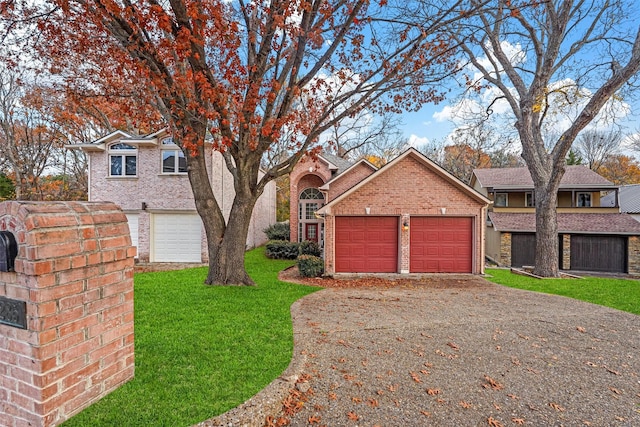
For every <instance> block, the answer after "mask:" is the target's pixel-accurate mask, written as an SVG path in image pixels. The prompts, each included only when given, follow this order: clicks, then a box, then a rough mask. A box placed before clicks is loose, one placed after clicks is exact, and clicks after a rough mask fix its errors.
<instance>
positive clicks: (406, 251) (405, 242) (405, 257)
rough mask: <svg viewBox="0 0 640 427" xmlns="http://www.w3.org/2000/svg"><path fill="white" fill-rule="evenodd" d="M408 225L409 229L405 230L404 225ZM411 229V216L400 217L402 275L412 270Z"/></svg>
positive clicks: (403, 215)
mask: <svg viewBox="0 0 640 427" xmlns="http://www.w3.org/2000/svg"><path fill="white" fill-rule="evenodd" d="M405 222H406V223H407V224H408V225H409V227H408V228H407V229H406V230H405V229H404V226H403V224H404V223H405ZM410 229H411V217H410V215H409V214H402V215H400V273H401V274H408V273H409V271H411V270H410V268H411V266H410V265H409V264H410V257H411V241H410V238H409V233H410Z"/></svg>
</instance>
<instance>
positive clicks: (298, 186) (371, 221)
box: [290, 149, 489, 275]
mask: <svg viewBox="0 0 640 427" xmlns="http://www.w3.org/2000/svg"><path fill="white" fill-rule="evenodd" d="M290 185H291V188H290V190H291V198H292V203H291V218H290V226H291V238H292V240H294V241H303V240H313V241H317V242H318V243H320V244H321V246H323V247H324V259H325V274H327V275H333V274H335V273H402V274H405V273H475V274H482V273H483V272H484V221H485V218H486V211H487V205H488V203H489V200H488V199H487V198H486V197H485V196H483V195H481V194H480V193H478V192H476V191H474V190H473V189H472V188H471V187H469V186H467V185H466V184H464V183H462V182H461V181H460V180H458V179H457V178H455V177H454V176H453V175H451V174H449V173H448V172H446V171H445V170H444V169H442V168H441V167H440V166H438V165H437V164H435V163H434V162H432V161H431V160H429V159H428V158H426V157H425V156H424V155H422V154H421V153H419V152H418V151H416V150H414V149H409V150H407V151H405V152H404V153H402V154H401V155H400V156H398V157H397V158H395V159H394V160H392V161H391V162H389V163H388V164H386V165H385V166H383V167H381V168H380V169H377V168H376V167H375V166H373V165H372V164H371V163H369V162H367V161H366V160H361V161H359V162H356V163H354V164H349V163H346V162H345V161H344V160H342V159H339V158H336V157H335V156H331V155H327V154H321V155H319V156H318V158H317V159H316V160H312V159H310V158H305V159H303V161H301V162H300V163H299V164H298V165H297V166H296V168H295V169H294V171H293V172H292V173H291V175H290Z"/></svg>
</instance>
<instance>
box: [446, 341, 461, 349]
mask: <svg viewBox="0 0 640 427" xmlns="http://www.w3.org/2000/svg"><path fill="white" fill-rule="evenodd" d="M447 345H448V346H449V347H451V348H452V349H454V350H456V351H458V350H460V347H458V345H457V344H456V343H454V342H448V343H447Z"/></svg>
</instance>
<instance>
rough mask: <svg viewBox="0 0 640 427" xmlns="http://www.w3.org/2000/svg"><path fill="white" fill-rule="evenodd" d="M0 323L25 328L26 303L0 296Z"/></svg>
mask: <svg viewBox="0 0 640 427" xmlns="http://www.w3.org/2000/svg"><path fill="white" fill-rule="evenodd" d="M0 323H2V324H4V325H9V326H14V327H16V328H20V329H27V303H26V302H25V301H18V300H14V299H10V298H5V297H0Z"/></svg>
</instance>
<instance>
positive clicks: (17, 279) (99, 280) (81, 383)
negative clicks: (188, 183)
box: [0, 201, 135, 427]
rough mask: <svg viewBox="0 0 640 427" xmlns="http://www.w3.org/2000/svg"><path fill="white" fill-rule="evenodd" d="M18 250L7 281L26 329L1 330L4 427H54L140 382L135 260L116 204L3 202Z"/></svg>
mask: <svg viewBox="0 0 640 427" xmlns="http://www.w3.org/2000/svg"><path fill="white" fill-rule="evenodd" d="M0 230H4V231H9V232H11V233H12V234H13V235H14V236H15V239H16V241H17V243H18V256H17V258H16V260H15V271H13V272H0V296H2V297H4V298H5V299H4V300H3V301H5V302H6V301H11V303H14V302H15V303H18V304H20V303H26V329H23V328H21V327H16V326H15V325H7V324H0V407H1V409H2V411H0V425H3V426H8V427H17V426H34V427H48V426H55V425H58V424H60V423H62V422H63V421H65V420H66V419H68V418H69V417H71V416H72V415H74V414H76V413H78V412H80V411H81V410H82V409H84V408H85V407H87V406H89V405H91V404H92V403H94V402H96V401H98V400H99V399H101V398H102V397H104V396H105V395H107V394H108V393H110V392H111V391H113V390H115V389H116V388H117V387H119V386H120V385H122V384H123V383H125V382H126V381H128V380H130V379H132V378H133V373H134V355H133V257H134V255H135V248H133V247H132V246H131V239H130V237H129V231H128V226H127V220H126V217H125V215H124V214H123V213H122V211H120V209H119V208H118V207H116V206H115V205H114V204H111V203H100V202H54V203H30V202H16V201H12V202H5V203H0Z"/></svg>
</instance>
